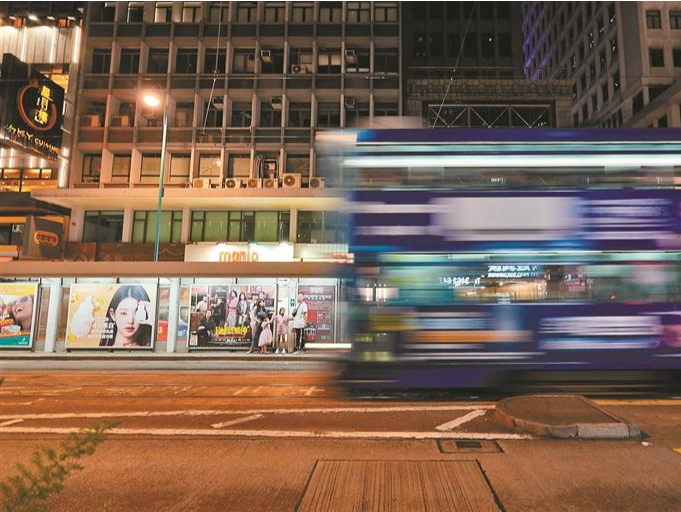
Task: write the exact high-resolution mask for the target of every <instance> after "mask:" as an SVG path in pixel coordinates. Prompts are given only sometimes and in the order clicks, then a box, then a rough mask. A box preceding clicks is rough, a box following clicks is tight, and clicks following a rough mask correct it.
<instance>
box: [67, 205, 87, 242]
mask: <svg viewBox="0 0 681 512" xmlns="http://www.w3.org/2000/svg"><path fill="white" fill-rule="evenodd" d="M84 221H85V210H83V209H81V208H74V209H73V210H71V222H70V224H69V242H81V241H82V240H83V223H84Z"/></svg>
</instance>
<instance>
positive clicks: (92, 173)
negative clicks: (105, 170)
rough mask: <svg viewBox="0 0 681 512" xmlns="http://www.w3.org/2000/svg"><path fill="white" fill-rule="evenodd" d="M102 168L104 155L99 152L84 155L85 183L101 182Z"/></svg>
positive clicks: (83, 177) (83, 180) (83, 179)
mask: <svg viewBox="0 0 681 512" xmlns="http://www.w3.org/2000/svg"><path fill="white" fill-rule="evenodd" d="M101 169H102V155H101V154H99V153H95V154H87V155H83V176H82V182H83V183H99V175H100V172H101Z"/></svg>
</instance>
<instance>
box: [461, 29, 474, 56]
mask: <svg viewBox="0 0 681 512" xmlns="http://www.w3.org/2000/svg"><path fill="white" fill-rule="evenodd" d="M463 56H464V57H469V58H471V59H476V58H477V57H478V39H477V35H476V34H475V32H473V33H472V34H468V35H467V36H466V39H465V40H464V43H463Z"/></svg>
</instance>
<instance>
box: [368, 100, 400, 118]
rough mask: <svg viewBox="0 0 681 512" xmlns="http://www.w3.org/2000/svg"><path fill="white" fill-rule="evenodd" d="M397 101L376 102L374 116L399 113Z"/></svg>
mask: <svg viewBox="0 0 681 512" xmlns="http://www.w3.org/2000/svg"><path fill="white" fill-rule="evenodd" d="M398 111H399V108H398V105H397V102H394V103H393V102H383V103H380V102H377V103H376V105H375V106H374V117H388V116H397V115H399V112H398Z"/></svg>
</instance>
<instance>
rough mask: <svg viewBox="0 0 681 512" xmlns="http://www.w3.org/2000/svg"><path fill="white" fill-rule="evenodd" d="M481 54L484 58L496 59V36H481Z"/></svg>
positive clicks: (490, 34)
mask: <svg viewBox="0 0 681 512" xmlns="http://www.w3.org/2000/svg"><path fill="white" fill-rule="evenodd" d="M481 36H482V39H481V42H480V53H481V54H482V56H483V57H494V34H492V33H488V34H481Z"/></svg>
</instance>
